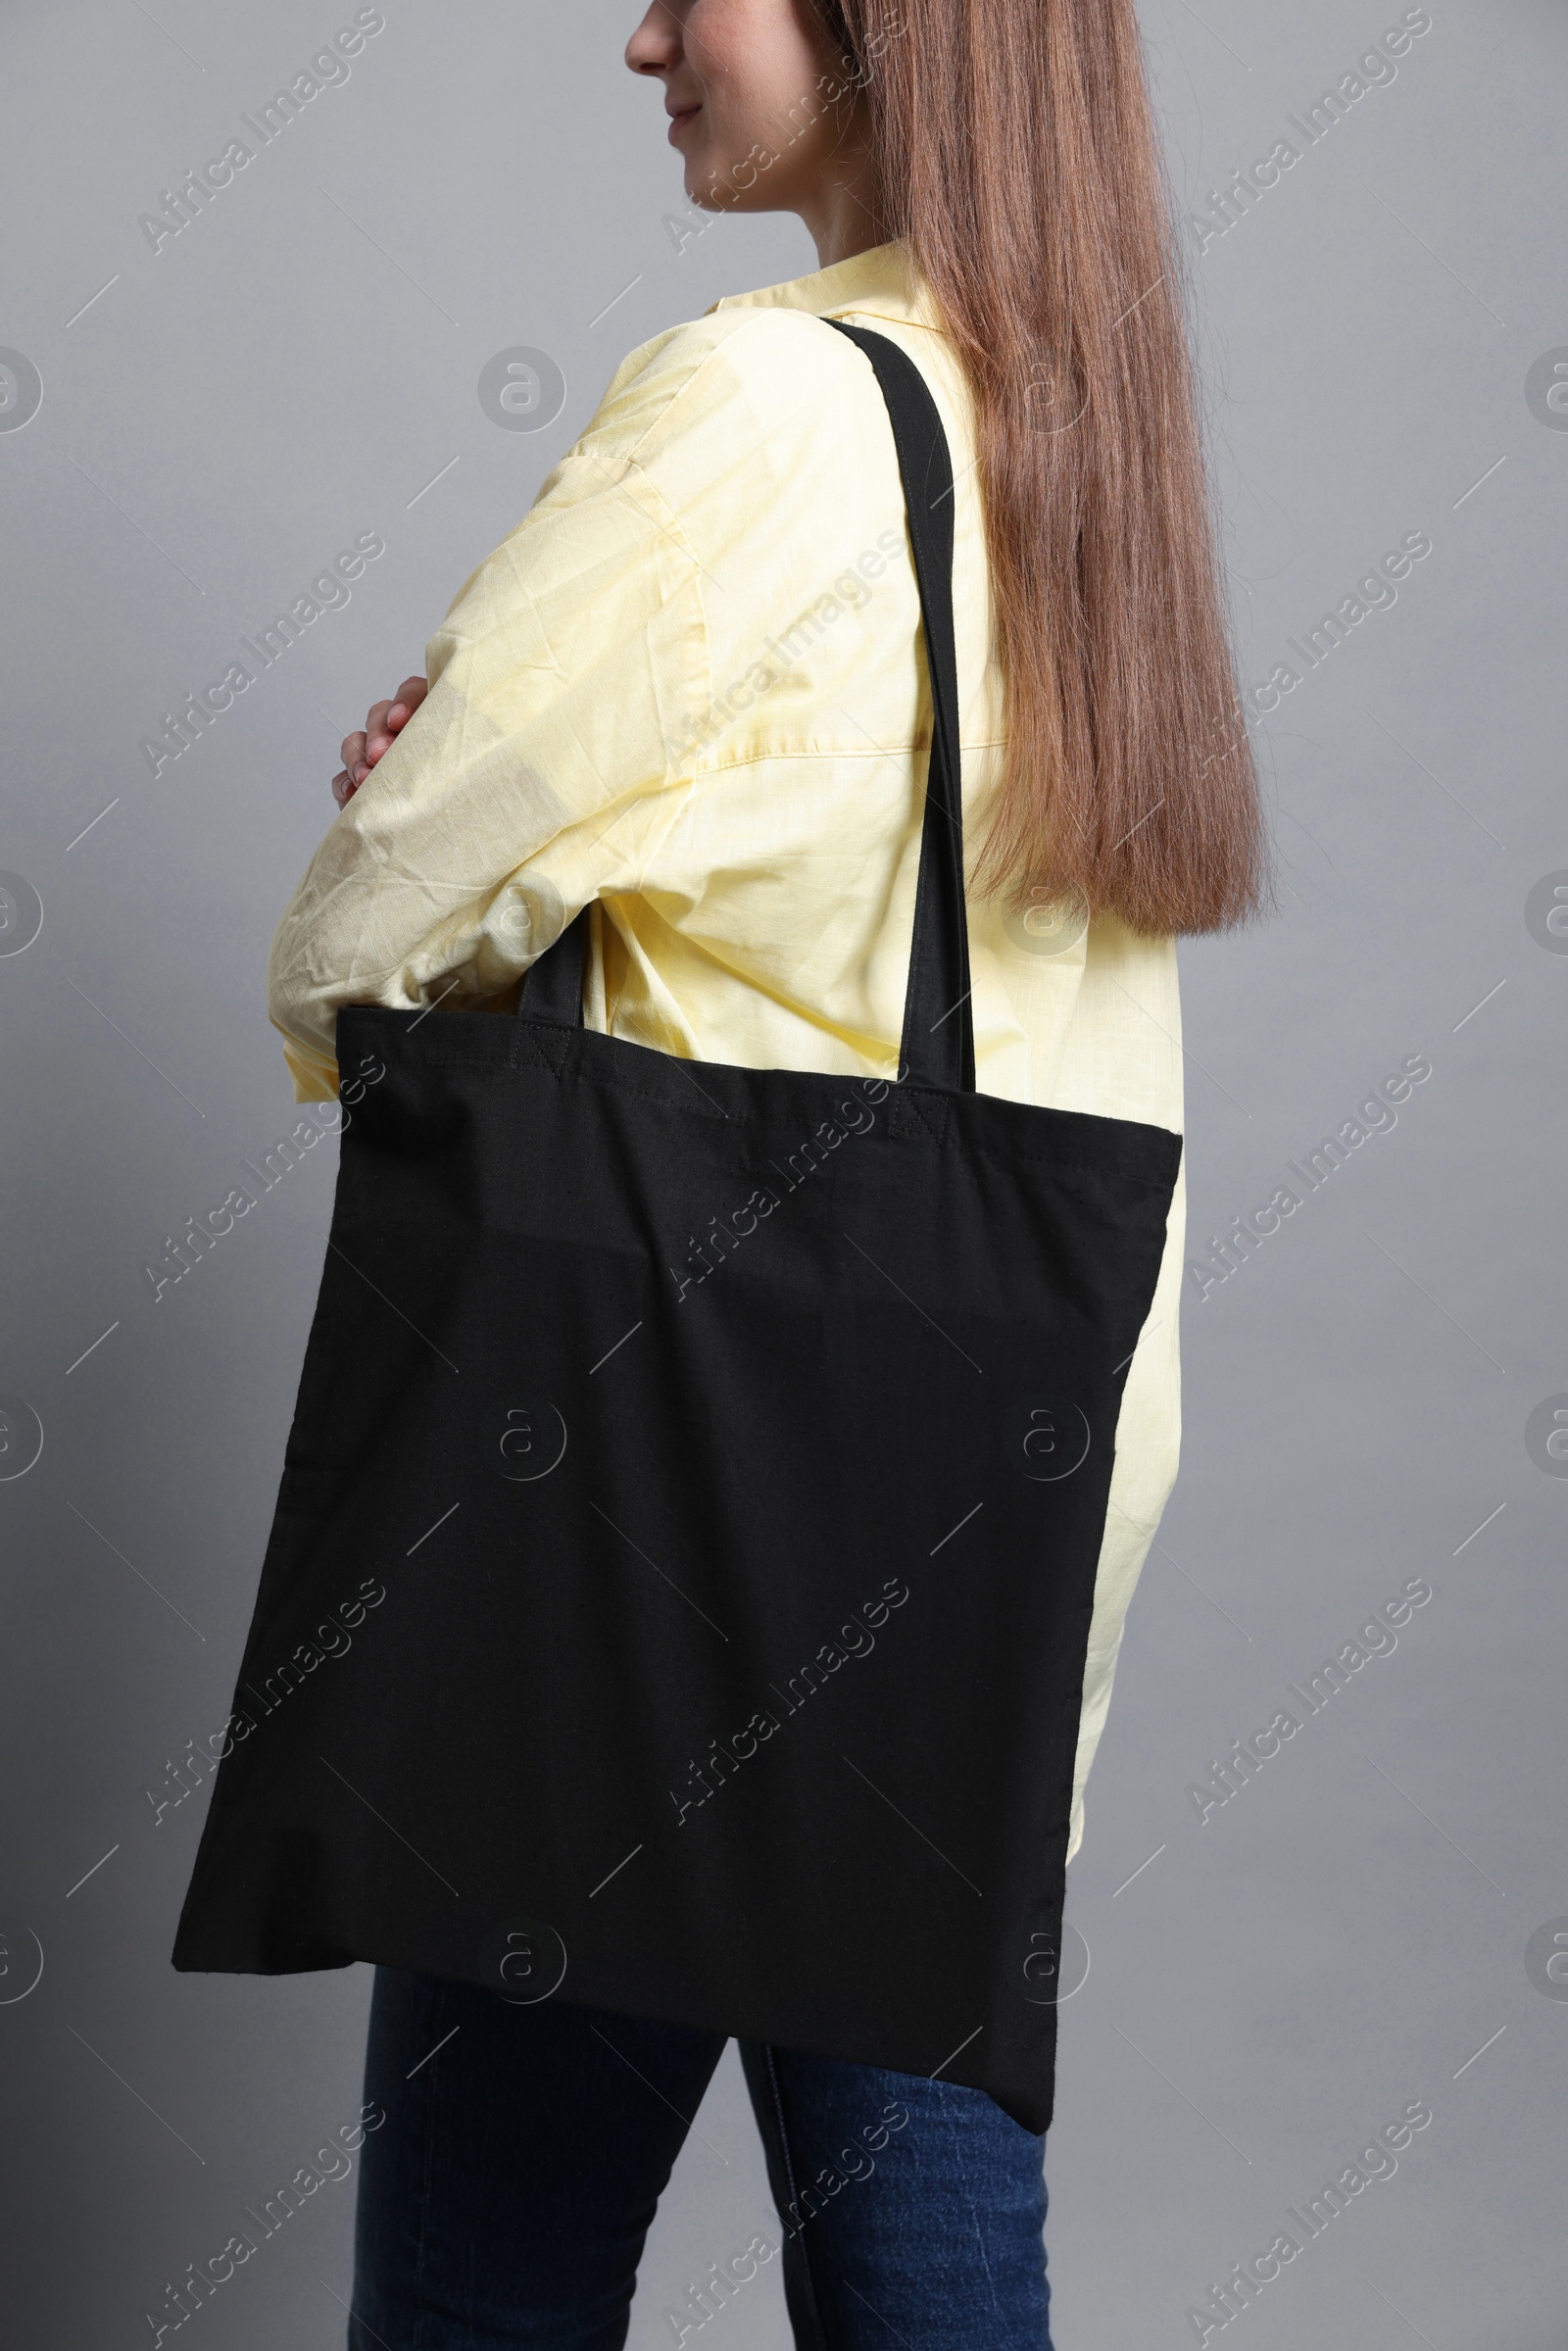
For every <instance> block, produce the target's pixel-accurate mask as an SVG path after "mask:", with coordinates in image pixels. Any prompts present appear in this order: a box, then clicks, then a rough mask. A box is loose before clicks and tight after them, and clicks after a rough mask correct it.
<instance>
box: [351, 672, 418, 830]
mask: <svg viewBox="0 0 1568 2351" xmlns="http://www.w3.org/2000/svg"><path fill="white" fill-rule="evenodd" d="M429 691H430V683H429V680H428V679H427V678H423V677H406V678H405V679H404V681H403V683H402V685H401V686H399V688H398V690H397V692H396V694H395V695H394V696H393V697H392V700H391V701H390V702H378V703H374V704H372V706H371V708H370V710H368V712H367V714H366V720H365V726H364V730H363V732H362V733H360V734H357V735H345V736H344V738H343V742H342V746H341V749H340V752H339V757H340V758H341V759H342V761H343V764H342V766H341V768H340V769H339V770H338V772H337V774H336V775H334V776H333V778H332V798H333V799H334V800H335V801H336V802H337V805H338V807H339V808H347V807H348V805H349V802H350V801H351V800H352V799H353V798H354V795H355V793H356V792H357V791H358V790H359V788H360V786H361V785H362V784H363V783H364V781H365V779H366V777H367V776H368V774H369V772H370V769H371V768H372V767H373V766H374V765H375V762H376V760H377V759H379V758H380V757H381V754H382V753H383V752H384V751H385V750H386V749H387V748H388V746H389V745H390V744H391V742H392V739H393V737H394V736H395V735H397V734H398V733H400V732H401V730H402V729H403V728H404V727H405V726H407V725H408V723H409V720H410V719H411V718H412V717H413V716H414V713H415V711H416V710H417V709H418V707H419V705H420V703H421V702H423V700H424V698H425V696H426V695H427V694H428V693H429Z"/></svg>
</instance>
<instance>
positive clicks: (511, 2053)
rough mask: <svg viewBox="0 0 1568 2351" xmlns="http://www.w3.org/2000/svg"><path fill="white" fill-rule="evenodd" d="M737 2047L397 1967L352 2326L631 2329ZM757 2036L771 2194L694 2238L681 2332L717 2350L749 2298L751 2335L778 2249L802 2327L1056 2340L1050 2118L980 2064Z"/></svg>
mask: <svg viewBox="0 0 1568 2351" xmlns="http://www.w3.org/2000/svg"><path fill="white" fill-rule="evenodd" d="M723 2048H724V2036H723V2035H722V2034H721V2033H703V2032H693V2031H690V2030H687V2029H686V2028H684V2027H677V2026H670V2025H653V2024H645V2023H640V2022H638V2021H637V2020H635V2019H633V2018H630V2017H623V2016H619V2015H614V2014H612V2013H610V2012H609V2011H607V2010H604V2009H593V2008H574V2007H568V2006H566V2005H564V2003H562V2002H560V2001H556V2000H546V2001H543V2002H540V2003H539V2004H538V2005H536V2006H515V2005H512V2004H510V2003H508V2002H507V2001H505V2000H503V1999H502V1998H501V1997H499V1995H497V1994H496V1993H494V1992H491V1991H487V1990H485V1989H483V1988H482V1987H480V1986H478V1985H474V1984H458V1983H452V1982H448V1981H446V1980H444V1979H442V1978H439V1977H434V1976H425V1975H417V1974H413V1973H410V1972H407V1971H405V1970H402V1969H397V1968H385V1967H381V1968H377V1970H376V1973H375V1988H374V1994H373V1997H372V2001H371V2007H370V2032H369V2045H368V2053H367V2059H366V2085H365V2095H366V2100H367V2104H368V2107H369V2108H370V2113H371V2118H372V2123H373V2115H374V2111H375V2109H376V2108H380V2109H383V2110H384V2113H385V2120H384V2122H382V2123H381V2124H380V2125H379V2126H375V2127H372V2129H371V2131H370V2132H369V2134H368V2136H367V2138H366V2141H365V2147H364V2152H363V2155H362V2158H361V2163H362V2170H361V2176H360V2187H359V2205H358V2212H357V2220H356V2235H355V2280H354V2312H355V2316H354V2318H353V2319H352V2320H351V2322H350V2326H349V2337H348V2339H349V2346H350V2351H384V2347H386V2346H391V2351H520V2347H521V2346H524V2345H526V2346H528V2347H529V2351H618V2346H620V2345H621V2344H623V2343H624V2342H625V2339H626V2329H627V2324H628V2313H629V2310H630V2306H631V2296H632V2287H633V2285H634V2283H635V2280H636V2275H637V2263H638V2260H639V2258H640V2256H641V2253H642V2249H643V2240H644V2238H645V2236H646V2235H647V2231H648V2227H649V2224H650V2222H651V2221H652V2220H653V2217H654V2208H655V2206H656V2204H657V2203H658V2201H659V2197H660V2194H661V2191H662V2188H663V2186H664V2183H665V2181H666V2180H668V2178H669V2175H670V2169H671V2167H672V2165H673V2163H674V2161H675V2157H676V2155H677V2154H678V2153H679V2151H680V2146H681V2142H682V2140H683V2139H684V2138H685V2136H686V2133H687V2131H688V2130H689V2129H690V2127H691V2121H692V2117H693V2116H694V2115H695V2113H696V2111H697V2108H698V2105H699V2103H700V2102H701V2099H702V2096H703V2092H704V2091H705V2089H706V2088H707V2086H708V2082H709V2079H710V2077H711V2074H712V2071H713V2068H714V2067H715V2066H716V2065H717V2063H718V2060H719V2057H720V2055H721V2054H722V2051H723ZM432 2051H435V2052H436V2053H435V2054H434V2055H432V2054H431V2052H432ZM741 2058H742V2062H743V2064H744V2066H745V2070H746V2080H747V2083H748V2085H749V2087H750V2090H751V2095H752V2104H753V2107H754V2109H755V2111H756V2114H757V2120H758V2124H759V2126H760V2131H761V2134H762V2143H763V2147H764V2150H765V2152H766V2158H767V2173H768V2180H769V2183H770V2187H771V2193H772V2200H773V2209H771V2210H765V2211H760V2212H759V2214H758V2215H757V2219H756V2223H755V2228H754V2232H753V2233H752V2234H751V2236H750V2239H749V2242H748V2243H746V2244H745V2245H744V2246H743V2245H741V2244H739V2243H737V2244H734V2245H725V2244H720V2243H716V2242H715V2243H710V2242H707V2241H702V2242H694V2243H693V2244H692V2246H691V2248H690V2253H691V2260H692V2263H693V2280H692V2281H693V2284H694V2285H695V2288H696V2292H695V2295H694V2296H693V2295H691V2294H686V2295H682V2296H681V2297H680V2298H679V2302H678V2305H677V2308H676V2310H675V2313H674V2318H673V2321H672V2322H671V2323H669V2327H668V2331H669V2335H670V2339H671V2341H672V2343H674V2342H678V2343H679V2344H681V2345H682V2346H683V2347H684V2351H705V2346H704V2345H703V2336H704V2334H705V2333H706V2332H707V2328H708V2326H709V2324H710V2322H711V2321H716V2320H718V2319H719V2318H720V2317H721V2316H723V2315H725V2314H727V2312H728V2308H729V2305H730V2304H731V2303H732V2302H738V2303H739V2304H740V2309H739V2311H738V2312H737V2313H736V2315H735V2317H733V2318H731V2320H730V2324H729V2326H728V2327H716V2328H715V2332H714V2334H713V2335H712V2336H710V2338H709V2339H710V2341H712V2342H714V2343H715V2344H716V2343H717V2342H718V2341H719V2340H720V2339H722V2341H723V2342H724V2343H726V2344H728V2345H729V2347H730V2351H739V2346H742V2345H744V2343H745V2342H746V2341H747V2339H748V2337H749V2335H750V2334H751V2329H750V2328H749V2327H748V2325H747V2321H746V2315H745V2305H746V2299H747V2295H748V2293H749V2292H757V2291H758V2290H759V2289H758V2288H757V2287H755V2286H753V2285H752V2283H751V2280H752V2279H753V2278H756V2277H757V2276H758V2275H759V2273H760V2270H761V2269H763V2268H765V2266H766V2265H767V2264H768V2263H769V2262H770V2261H772V2260H774V2259H775V2258H777V2259H779V2260H781V2262H782V2265H783V2278H784V2291H785V2296H786V2299H787V2303H788V2308H789V2315H790V2323H791V2326H792V2327H793V2329H794V2333H795V2340H796V2343H797V2344H798V2345H799V2346H801V2347H802V2351H897V2347H898V2346H899V2345H900V2344H904V2345H906V2346H907V2351H967V2347H968V2346H971V2345H972V2346H974V2351H982V2347H983V2351H1051V2333H1050V2327H1049V2323H1048V2319H1047V2304H1048V2298H1049V2290H1050V2289H1049V2287H1048V2285H1047V2282H1046V2257H1045V2246H1044V2235H1043V2231H1044V2227H1045V2217H1046V2189H1045V2179H1044V2160H1043V2159H1044V2150H1045V2141H1044V2139H1043V2138H1042V2137H1037V2136H1036V2135H1035V2134H1034V2133H1033V2132H1031V2131H1025V2130H1024V2129H1023V2127H1022V2126H1021V2125H1020V2124H1018V2123H1015V2122H1013V2121H1012V2120H1011V2119H1010V2117H1008V2116H1007V2115H1005V2114H1004V2113H1003V2111H1002V2109H1001V2107H999V2106H997V2105H995V2104H994V2103H993V2101H992V2100H991V2099H990V2098H988V2097H987V2096H986V2095H985V2094H984V2092H983V2091H980V2090H975V2089H964V2088H958V2087H956V2086H954V2085H952V2084H950V2083H947V2082H934V2081H929V2080H926V2079H925V2078H923V2077H922V2076H920V2075H916V2074H893V2073H887V2072H884V2071H882V2070H881V2069H879V2068H878V2067H875V2066H863V2065H850V2064H847V2063H844V2062H841V2061H840V2060H838V2059H834V2058H828V2057H807V2056H802V2055H800V2054H799V2053H798V2052H796V2051H793V2050H789V2049H775V2048H770V2047H766V2046H764V2045H761V2044H757V2043H750V2042H742V2044H741ZM372 2102H373V2103H372ZM699 2265H701V2266H699ZM753 2339H755V2338H753Z"/></svg>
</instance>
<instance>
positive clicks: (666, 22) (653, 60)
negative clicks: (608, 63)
mask: <svg viewBox="0 0 1568 2351" xmlns="http://www.w3.org/2000/svg"><path fill="white" fill-rule="evenodd" d="M679 55H680V26H679V24H677V22H676V20H675V14H674V11H673V10H672V9H671V8H669V7H668V6H667V5H666V0H653V6H652V7H651V8H650V9H649V11H648V13H647V15H646V16H645V17H644V18H643V21H642V23H641V24H639V25H638V27H637V29H636V31H635V32H634V33H633V34H632V36H631V39H630V40H629V41H628V42H627V43H626V63H627V65H628V66H629V67H630V68H631V71H632V72H633V73H668V72H669V70H670V68H671V66H673V65H674V63H675V61H676V59H677V58H678V57H679Z"/></svg>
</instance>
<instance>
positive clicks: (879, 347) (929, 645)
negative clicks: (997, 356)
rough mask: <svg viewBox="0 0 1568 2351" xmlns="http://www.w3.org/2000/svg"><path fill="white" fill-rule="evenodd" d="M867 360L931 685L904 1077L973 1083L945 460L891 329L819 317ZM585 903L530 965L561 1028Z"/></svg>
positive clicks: (522, 1004)
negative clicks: (887, 427) (900, 507)
mask: <svg viewBox="0 0 1568 2351" xmlns="http://www.w3.org/2000/svg"><path fill="white" fill-rule="evenodd" d="M823 324H824V325H826V326H832V327H835V328H836V329H837V330H838V332H839V333H840V334H843V335H847V336H848V337H849V339H850V341H851V342H852V343H854V344H856V345H857V346H858V349H859V350H860V352H861V353H862V354H863V355H864V357H865V358H866V359H867V360H868V361H869V362H870V365H871V367H872V368H873V370H874V372H875V375H876V379H877V383H878V385H879V386H880V388H881V392H882V397H883V399H884V400H885V401H886V403H887V409H888V416H889V419H890V421H891V423H892V426H893V440H894V446H895V448H896V450H897V452H898V460H899V478H900V480H901V482H902V484H903V487H904V503H905V508H906V512H907V516H908V525H909V545H910V549H911V552H912V554H913V558H914V574H915V581H916V585H917V586H918V589H919V594H920V617H921V623H922V628H923V634H924V639H925V654H926V671H927V676H928V679H929V683H930V691H931V749H930V755H929V759H928V762H927V769H926V788H925V813H924V818H923V820H922V824H921V831H920V865H919V873H918V877H917V879H916V882H915V893H914V930H913V936H912V938H911V940H910V947H909V977H908V984H907V989H906V991H905V1000H904V1036H903V1044H902V1064H903V1065H902V1067H901V1070H900V1076H901V1077H903V1078H906V1079H912V1080H913V1081H914V1082H915V1083H916V1084H917V1085H926V1086H936V1087H940V1088H942V1089H944V1090H946V1091H948V1092H957V1093H964V1094H972V1093H973V1092H974V1014H973V1009H972V1006H971V1004H970V1001H969V927H968V920H967V914H966V910H965V906H964V899H963V803H962V795H961V777H960V770H959V761H958V680H957V662H956V655H955V649H954V632H953V509H954V494H953V491H954V484H953V460H952V457H951V455H950V453H949V449H948V438H947V434H946V433H945V432H944V431H943V428H942V418H941V416H939V415H938V413H937V405H936V402H935V401H934V400H933V399H932V397H931V394H930V391H929V390H928V388H927V385H926V381H925V378H924V376H923V375H922V374H921V373H920V370H919V368H918V367H916V366H915V364H914V362H913V360H911V359H910V358H909V356H908V354H907V352H906V351H904V350H902V349H901V348H900V346H899V345H898V344H897V343H895V342H893V341H892V340H891V339H890V338H889V337H888V336H887V335H880V334H873V333H872V332H871V331H870V329H869V328H867V327H863V326H849V325H847V324H845V322H844V321H843V320H842V319H839V318H826V319H824V320H823ZM587 919H588V908H587V907H586V906H584V908H583V909H582V911H581V913H580V914H578V915H577V916H576V917H575V919H574V920H572V921H571V922H569V923H568V924H567V925H566V927H565V929H564V931H563V932H562V934H561V936H560V938H559V939H557V940H556V941H555V942H554V943H553V945H551V946H550V947H548V948H547V949H546V950H545V952H544V954H543V955H540V956H539V958H538V960H537V961H536V962H535V963H534V964H533V965H532V967H531V969H530V970H529V972H528V975H527V980H526V983H525V985H524V988H523V991H522V995H521V998H520V1000H519V1003H518V1007H517V1008H518V1011H519V1013H524V1014H526V1015H527V1017H528V1018H529V1019H532V1020H548V1021H554V1022H558V1023H560V1024H561V1025H563V1026H564V1027H572V1026H576V1025H579V1024H580V1023H581V1020H582V983H583V960H584V942H585V940H586V936H587V932H586V924H587Z"/></svg>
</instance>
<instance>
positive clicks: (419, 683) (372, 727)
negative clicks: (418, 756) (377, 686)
mask: <svg viewBox="0 0 1568 2351" xmlns="http://www.w3.org/2000/svg"><path fill="white" fill-rule="evenodd" d="M429 691H430V689H429V687H428V685H427V684H426V683H425V681H424V679H423V678H422V677H406V678H405V679H404V681H403V683H402V685H401V686H399V688H398V690H397V692H396V694H395V695H394V696H393V698H392V700H391V701H390V702H378V703H377V704H376V705H375V708H374V709H373V710H371V711H370V714H369V716H368V718H367V719H366V722H365V726H366V737H367V747H366V755H365V756H366V758H367V759H368V761H369V763H370V765H371V766H372V767H373V766H374V765H375V762H376V760H377V759H380V758H381V756H382V755H383V753H384V752H386V751H387V750H389V749H390V747H391V744H392V739H393V737H394V736H395V735H396V734H398V733H399V732H400V731H401V730H402V729H403V728H404V727H405V726H407V724H408V722H409V720H410V719H411V718H412V717H413V715H414V713H415V711H416V710H417V709H418V707H419V705H420V703H421V702H423V700H424V698H425V696H426V694H428V693H429Z"/></svg>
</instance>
